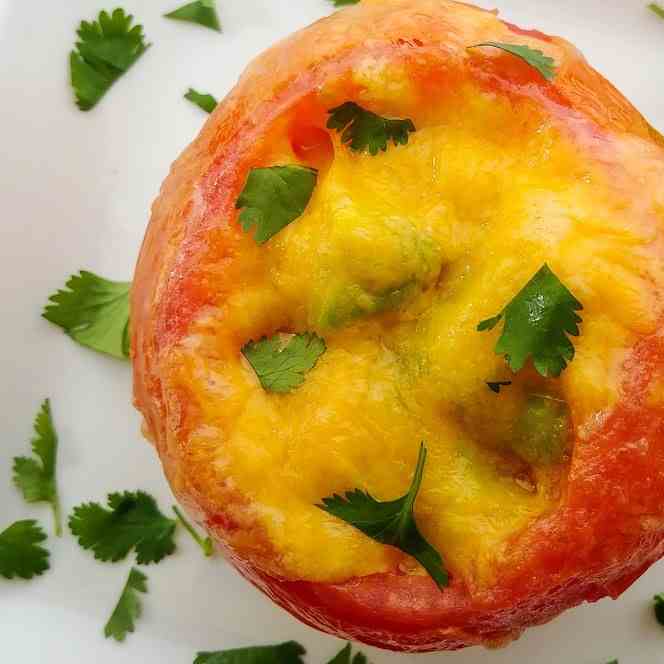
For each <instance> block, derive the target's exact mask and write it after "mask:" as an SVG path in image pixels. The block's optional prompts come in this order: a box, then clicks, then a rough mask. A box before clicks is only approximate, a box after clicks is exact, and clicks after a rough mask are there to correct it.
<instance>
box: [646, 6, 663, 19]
mask: <svg viewBox="0 0 664 664" xmlns="http://www.w3.org/2000/svg"><path fill="white" fill-rule="evenodd" d="M648 9H650V11H652V12H654V13H655V14H657V16H659V17H660V18H664V7H662V6H660V5H658V4H657V3H656V2H651V3H650V4H649V5H648Z"/></svg>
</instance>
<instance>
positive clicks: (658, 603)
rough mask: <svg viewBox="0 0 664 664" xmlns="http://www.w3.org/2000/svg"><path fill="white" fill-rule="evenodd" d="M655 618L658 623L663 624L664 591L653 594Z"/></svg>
mask: <svg viewBox="0 0 664 664" xmlns="http://www.w3.org/2000/svg"><path fill="white" fill-rule="evenodd" d="M655 618H657V622H658V623H659V624H660V625H662V626H664V593H660V594H659V595H655Z"/></svg>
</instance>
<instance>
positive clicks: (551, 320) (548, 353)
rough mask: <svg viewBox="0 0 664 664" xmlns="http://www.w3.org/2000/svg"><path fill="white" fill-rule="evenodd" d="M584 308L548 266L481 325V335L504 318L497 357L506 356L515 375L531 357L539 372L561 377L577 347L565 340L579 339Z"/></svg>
mask: <svg viewBox="0 0 664 664" xmlns="http://www.w3.org/2000/svg"><path fill="white" fill-rule="evenodd" d="M582 309H583V306H582V305H581V303H580V302H579V301H578V300H577V299H576V298H575V297H574V296H573V295H572V293H571V292H570V291H569V290H568V289H567V288H566V287H565V286H564V285H563V284H562V282H561V281H560V280H559V279H558V277H556V275H555V274H554V273H553V272H552V271H551V269H550V268H549V266H548V265H546V264H544V266H543V267H542V268H541V269H540V270H539V272H537V274H536V275H535V276H534V277H533V278H532V279H531V280H530V281H529V282H528V283H527V284H526V285H525V286H524V287H523V289H522V290H521V291H520V292H519V293H518V294H517V295H516V297H515V298H514V299H513V300H512V301H511V302H510V303H509V304H508V305H507V306H506V307H505V309H503V311H501V312H500V313H499V314H498V315H497V316H494V317H493V318H489V319H487V320H484V321H482V322H481V323H480V324H479V325H478V326H477V329H478V331H480V332H483V331H486V330H491V329H493V328H494V327H495V326H496V325H497V324H498V323H499V322H500V320H501V319H502V318H503V317H504V318H505V327H504V329H503V333H502V335H501V336H500V338H499V339H498V343H497V344H496V348H495V350H496V354H498V355H503V354H504V355H505V359H506V360H507V364H508V365H509V367H510V369H512V371H513V372H514V373H516V372H517V371H520V370H521V369H522V368H523V366H524V364H525V363H526V360H527V359H528V357H530V356H532V358H533V363H534V364H535V368H536V369H537V371H538V372H539V373H540V374H541V375H542V376H545V377H550V376H554V377H555V376H559V375H560V373H561V372H562V371H563V369H564V368H565V367H566V366H567V362H570V361H571V360H572V359H573V358H574V346H573V345H572V343H571V342H570V340H569V338H568V337H567V336H566V335H567V334H570V335H572V336H578V335H579V327H578V323H580V322H582V321H581V318H580V317H579V316H578V315H577V314H576V313H575V311H581V310H582Z"/></svg>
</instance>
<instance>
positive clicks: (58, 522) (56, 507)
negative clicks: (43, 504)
mask: <svg viewBox="0 0 664 664" xmlns="http://www.w3.org/2000/svg"><path fill="white" fill-rule="evenodd" d="M51 508H52V509H53V521H54V522H55V535H56V537H62V510H61V508H60V497H59V496H58V494H57V493H56V494H55V496H54V497H53V502H52V503H51Z"/></svg>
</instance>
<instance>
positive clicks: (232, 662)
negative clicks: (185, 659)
mask: <svg viewBox="0 0 664 664" xmlns="http://www.w3.org/2000/svg"><path fill="white" fill-rule="evenodd" d="M305 653H306V650H305V649H304V648H303V647H302V646H301V645H300V644H299V643H297V642H296V641H286V642H285V643H279V644H277V645H273V646H253V647H249V648H234V649H232V650H216V651H214V652H199V653H198V655H197V656H196V659H195V660H194V664H304V662H303V661H302V655H304V654H305Z"/></svg>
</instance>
